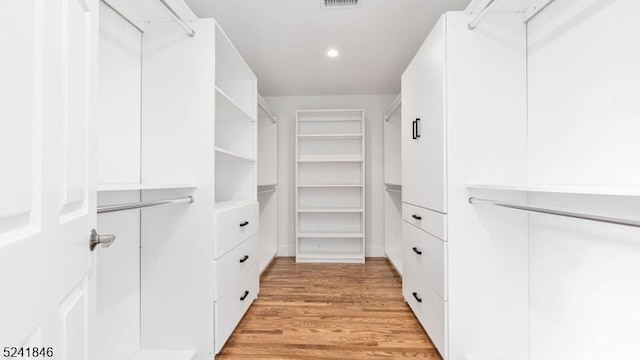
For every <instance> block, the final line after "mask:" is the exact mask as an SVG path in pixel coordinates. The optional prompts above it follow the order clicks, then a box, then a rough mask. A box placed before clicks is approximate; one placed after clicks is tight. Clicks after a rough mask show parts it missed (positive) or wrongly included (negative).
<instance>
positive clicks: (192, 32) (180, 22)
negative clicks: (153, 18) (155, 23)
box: [158, 0, 196, 37]
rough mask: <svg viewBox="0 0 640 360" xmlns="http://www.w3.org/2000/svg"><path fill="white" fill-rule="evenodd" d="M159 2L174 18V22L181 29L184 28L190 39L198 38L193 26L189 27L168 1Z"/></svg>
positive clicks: (160, 0)
mask: <svg viewBox="0 0 640 360" xmlns="http://www.w3.org/2000/svg"><path fill="white" fill-rule="evenodd" d="M158 2H159V3H160V5H162V7H164V9H165V10H166V11H167V13H168V14H169V15H170V16H171V17H172V18H173V20H175V22H177V23H178V25H180V27H182V28H183V29H184V31H186V32H187V35H189V37H195V36H196V31H195V30H193V28H191V26H189V24H187V22H186V21H184V20H183V19H182V18H181V17H180V15H178V13H177V12H176V11H175V10H174V9H173V8H172V7H171V5H169V4H168V3H167V1H166V0H158Z"/></svg>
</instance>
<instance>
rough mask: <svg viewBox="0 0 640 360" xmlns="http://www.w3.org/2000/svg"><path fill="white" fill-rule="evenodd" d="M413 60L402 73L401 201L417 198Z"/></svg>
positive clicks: (415, 74) (415, 67) (416, 107)
mask: <svg viewBox="0 0 640 360" xmlns="http://www.w3.org/2000/svg"><path fill="white" fill-rule="evenodd" d="M416 59H417V56H416V58H414V60H413V61H412V62H411V64H409V66H408V67H407V69H406V70H405V72H404V73H403V74H402V104H401V106H402V115H401V123H400V126H401V140H400V143H401V148H402V201H403V202H409V203H411V202H415V201H416V199H417V198H418V177H419V174H418V166H417V163H418V162H419V161H420V156H419V154H418V151H419V149H418V142H417V141H416V134H415V119H416V118H417V117H418V113H419V108H420V107H419V104H418V101H419V99H418V96H417V95H418V88H419V84H418V81H419V78H418V70H419V69H418V67H419V65H420V64H419V61H418V60H416Z"/></svg>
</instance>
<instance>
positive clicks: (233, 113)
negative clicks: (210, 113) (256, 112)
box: [216, 86, 257, 122]
mask: <svg viewBox="0 0 640 360" xmlns="http://www.w3.org/2000/svg"><path fill="white" fill-rule="evenodd" d="M236 121H245V122H255V121H257V119H256V118H254V117H253V116H251V115H250V114H248V113H247V112H246V111H245V110H244V109H243V108H242V107H241V106H240V105H238V103H237V102H235V101H234V100H233V99H232V98H231V97H230V96H229V95H227V93H225V92H224V91H222V90H221V89H220V88H219V87H217V86H216V122H236Z"/></svg>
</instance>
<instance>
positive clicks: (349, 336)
mask: <svg viewBox="0 0 640 360" xmlns="http://www.w3.org/2000/svg"><path fill="white" fill-rule="evenodd" d="M407 358H412V359H413V358H417V359H433V360H440V359H441V357H440V356H439V355H438V352H437V350H436V349H435V348H434V346H433V344H432V343H431V341H430V340H429V338H428V337H427V335H426V333H425V332H424V331H423V330H422V328H421V327H420V325H419V324H418V320H416V318H415V317H414V316H413V314H412V313H411V310H410V309H409V307H408V305H407V304H406V303H405V302H404V300H403V298H402V285H401V280H400V277H399V276H398V275H397V274H396V272H395V271H394V270H393V267H392V266H391V264H390V263H389V262H388V261H387V260H386V259H367V262H366V264H357V265H351V264H296V263H295V260H294V259H293V258H278V259H276V260H275V261H274V263H273V264H272V265H271V266H270V268H269V269H267V271H265V273H264V274H263V275H262V279H261V283H260V294H259V296H258V299H257V300H256V301H255V302H254V304H253V305H252V307H251V308H250V309H249V311H248V312H247V314H246V315H245V317H244V319H243V320H242V322H241V323H240V324H239V325H238V327H237V328H236V330H235V331H234V333H233V335H231V338H230V339H229V341H228V342H227V345H226V346H225V347H224V349H223V350H222V351H221V353H220V355H219V356H218V357H216V359H222V360H232V359H243V360H247V359H251V360H260V359H304V360H316V359H318V360H319V359H323V360H338V359H355V360H359V359H407Z"/></svg>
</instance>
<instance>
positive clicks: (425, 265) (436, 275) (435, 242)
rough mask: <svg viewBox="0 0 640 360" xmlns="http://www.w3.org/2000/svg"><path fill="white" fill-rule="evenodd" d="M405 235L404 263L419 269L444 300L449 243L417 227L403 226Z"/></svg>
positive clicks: (445, 297)
mask: <svg viewBox="0 0 640 360" xmlns="http://www.w3.org/2000/svg"><path fill="white" fill-rule="evenodd" d="M402 234H403V236H404V243H405V247H404V253H403V259H404V263H410V264H411V266H412V267H411V269H418V273H419V274H422V276H423V278H424V280H426V282H427V283H428V284H429V286H431V287H432V288H433V290H435V292H436V293H438V295H439V296H440V297H441V298H443V299H444V300H446V299H447V281H446V280H447V267H446V265H447V243H446V242H444V241H442V240H440V239H438V238H437V237H435V236H433V235H431V234H428V233H426V232H424V231H422V230H420V229H418V228H417V227H415V226H413V225H410V224H407V223H406V222H405V223H404V224H403V226H402Z"/></svg>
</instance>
